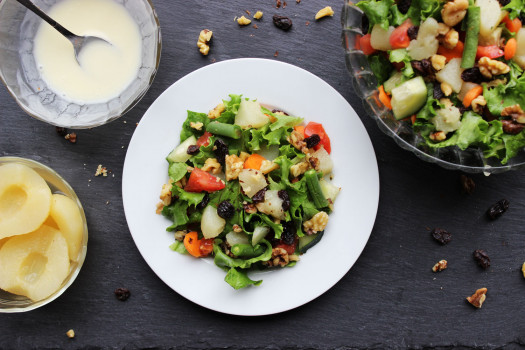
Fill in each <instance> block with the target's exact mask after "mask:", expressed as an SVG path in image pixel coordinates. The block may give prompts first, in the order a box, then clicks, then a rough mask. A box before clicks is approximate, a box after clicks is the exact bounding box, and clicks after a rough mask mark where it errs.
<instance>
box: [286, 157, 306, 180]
mask: <svg viewBox="0 0 525 350" xmlns="http://www.w3.org/2000/svg"><path fill="white" fill-rule="evenodd" d="M309 168H310V163H309V162H307V161H305V160H303V161H302V162H299V163H297V164H294V165H292V166H291V167H290V174H292V176H293V177H298V176H299V175H302V174H304V173H305V172H306V170H308V169H309Z"/></svg>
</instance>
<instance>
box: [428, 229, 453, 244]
mask: <svg viewBox="0 0 525 350" xmlns="http://www.w3.org/2000/svg"><path fill="white" fill-rule="evenodd" d="M431 233H432V237H434V239H435V240H436V241H438V242H439V243H441V244H447V243H449V242H450V241H451V240H452V234H450V233H449V232H448V231H446V230H443V229H441V228H435V229H433V230H432V232H431Z"/></svg>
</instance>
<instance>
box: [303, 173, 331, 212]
mask: <svg viewBox="0 0 525 350" xmlns="http://www.w3.org/2000/svg"><path fill="white" fill-rule="evenodd" d="M304 177H305V178H306V187H307V188H308V192H310V196H311V197H312V200H313V202H314V204H315V207H316V208H317V209H320V208H324V207H327V206H328V201H327V200H326V198H325V197H324V194H323V191H322V190H321V184H320V183H319V178H318V177H317V173H316V172H315V170H313V169H310V170H308V171H307V172H306V173H304Z"/></svg>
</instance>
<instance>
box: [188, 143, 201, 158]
mask: <svg viewBox="0 0 525 350" xmlns="http://www.w3.org/2000/svg"><path fill="white" fill-rule="evenodd" d="M199 148H200V147H199V146H197V145H190V146H188V149H187V150H186V153H188V154H190V155H192V156H193V155H196V154H197V153H199Z"/></svg>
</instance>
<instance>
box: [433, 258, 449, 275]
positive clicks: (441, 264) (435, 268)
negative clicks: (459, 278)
mask: <svg viewBox="0 0 525 350" xmlns="http://www.w3.org/2000/svg"><path fill="white" fill-rule="evenodd" d="M447 267H448V263H447V261H446V260H439V261H438V262H437V263H436V265H434V266H433V267H432V271H434V272H439V271H443V270H444V269H446V268H447Z"/></svg>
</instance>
